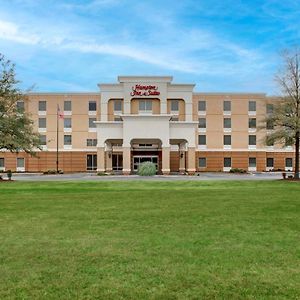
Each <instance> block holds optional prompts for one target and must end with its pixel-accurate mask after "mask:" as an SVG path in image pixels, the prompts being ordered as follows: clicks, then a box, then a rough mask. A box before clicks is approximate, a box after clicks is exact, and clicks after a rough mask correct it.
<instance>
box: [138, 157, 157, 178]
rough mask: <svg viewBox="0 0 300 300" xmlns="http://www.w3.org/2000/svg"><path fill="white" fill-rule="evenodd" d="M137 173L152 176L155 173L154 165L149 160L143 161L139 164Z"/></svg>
mask: <svg viewBox="0 0 300 300" xmlns="http://www.w3.org/2000/svg"><path fill="white" fill-rule="evenodd" d="M137 173H138V175H140V176H153V175H155V174H156V166H155V164H154V163H152V162H150V161H145V162H143V163H141V164H140V165H139V168H138V172H137Z"/></svg>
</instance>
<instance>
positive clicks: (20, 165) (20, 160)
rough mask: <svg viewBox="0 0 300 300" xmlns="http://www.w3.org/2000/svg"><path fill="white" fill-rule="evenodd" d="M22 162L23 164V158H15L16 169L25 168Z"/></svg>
mask: <svg viewBox="0 0 300 300" xmlns="http://www.w3.org/2000/svg"><path fill="white" fill-rule="evenodd" d="M24 162H25V160H24V158H17V168H24V166H25V164H24Z"/></svg>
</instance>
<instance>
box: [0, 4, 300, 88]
mask: <svg viewBox="0 0 300 300" xmlns="http://www.w3.org/2000/svg"><path fill="white" fill-rule="evenodd" d="M0 7H1V10H0V52H1V53H3V54H4V55H5V56H6V57H7V58H9V59H11V60H13V61H14V62H15V63H16V66H17V75H18V79H20V80H21V81H22V88H28V87H30V86H32V85H35V88H34V90H35V91H97V90H98V88H97V83H99V82H101V83H104V82H105V83H106V82H107V83H108V82H109V83H111V82H115V81H116V80H117V78H116V77H117V76H118V75H172V76H173V77H174V82H177V83H181V82H183V83H196V84H197V87H196V90H197V91H204V92H229V91H232V92H247V91H250V92H266V93H268V94H276V93H277V89H276V85H275V83H274V80H273V78H274V74H275V72H276V70H278V68H279V65H280V56H279V53H280V51H281V50H282V49H285V48H289V47H293V46H295V45H299V41H300V18H299V16H300V1H296V0H285V1H282V0H280V1H279V0H267V1H256V0H252V1H246V0H244V1H242V0H223V1H220V0H209V1H207V0H198V1H197V0H194V1H192V0H181V1H176V0H160V1H155V0H152V1H150V0H143V1H130V0H86V1H83V0H78V1H75V0H73V1H71V0H0Z"/></svg>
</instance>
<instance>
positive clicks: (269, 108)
mask: <svg viewBox="0 0 300 300" xmlns="http://www.w3.org/2000/svg"><path fill="white" fill-rule="evenodd" d="M273 111H274V105H273V104H270V103H268V104H267V114H268V115H271V114H272V113H273Z"/></svg>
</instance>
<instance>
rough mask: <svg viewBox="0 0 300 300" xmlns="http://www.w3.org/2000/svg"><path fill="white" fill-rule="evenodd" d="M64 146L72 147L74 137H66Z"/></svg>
mask: <svg viewBox="0 0 300 300" xmlns="http://www.w3.org/2000/svg"><path fill="white" fill-rule="evenodd" d="M64 145H65V146H71V145H72V136H71V135H69V134H67V135H64Z"/></svg>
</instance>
